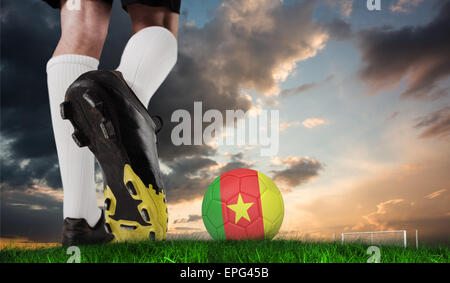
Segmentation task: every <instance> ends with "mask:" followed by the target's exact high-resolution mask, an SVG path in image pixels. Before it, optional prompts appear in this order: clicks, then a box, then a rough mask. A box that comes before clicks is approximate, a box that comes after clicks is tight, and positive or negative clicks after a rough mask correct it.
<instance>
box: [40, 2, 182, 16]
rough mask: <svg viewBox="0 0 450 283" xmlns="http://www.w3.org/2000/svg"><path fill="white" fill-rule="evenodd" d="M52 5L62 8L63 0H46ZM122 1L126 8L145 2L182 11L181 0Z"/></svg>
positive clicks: (175, 11) (174, 10)
mask: <svg viewBox="0 0 450 283" xmlns="http://www.w3.org/2000/svg"><path fill="white" fill-rule="evenodd" d="M44 1H45V2H47V4H49V5H50V6H52V7H53V8H60V4H61V0H44ZM89 1H104V2H109V3H112V2H113V0H89ZM121 1H122V7H123V8H124V9H125V10H126V9H127V6H128V5H130V4H136V3H139V4H144V5H149V6H155V7H163V6H165V7H168V8H169V9H170V10H171V11H172V12H174V13H177V14H179V13H180V6H181V0H121Z"/></svg>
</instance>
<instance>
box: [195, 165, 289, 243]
mask: <svg viewBox="0 0 450 283" xmlns="http://www.w3.org/2000/svg"><path fill="white" fill-rule="evenodd" d="M202 217H203V223H204V225H205V227H206V230H207V231H208V233H209V234H210V235H211V237H212V238H213V239H215V240H225V239H226V240H244V239H269V240H270V239H272V238H273V237H274V236H275V235H276V234H277V233H278V230H279V229H280V226H281V223H282V222H283V218H284V203H283V198H282V197H281V193H280V190H279V189H278V188H277V186H276V185H275V183H274V182H273V181H272V180H271V179H270V178H269V177H267V176H266V175H264V174H262V173H261V172H258V171H255V170H250V169H236V170H231V171H228V172H227V173H224V174H222V175H221V176H219V177H218V178H216V179H215V180H214V181H213V182H212V183H211V185H210V186H209V187H208V189H207V190H206V193H205V195H204V197H203V203H202Z"/></svg>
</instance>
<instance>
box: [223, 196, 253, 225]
mask: <svg viewBox="0 0 450 283" xmlns="http://www.w3.org/2000/svg"><path fill="white" fill-rule="evenodd" d="M253 204H254V203H253V202H248V203H244V201H243V200H242V196H241V194H239V197H238V201H237V203H236V204H229V205H227V207H228V208H229V209H231V210H233V211H234V212H235V213H236V220H235V221H236V223H238V221H239V220H240V219H241V218H242V217H244V218H245V219H247V221H250V217H249V216H248V212H247V211H248V209H249V208H250V207H251V206H252V205H253Z"/></svg>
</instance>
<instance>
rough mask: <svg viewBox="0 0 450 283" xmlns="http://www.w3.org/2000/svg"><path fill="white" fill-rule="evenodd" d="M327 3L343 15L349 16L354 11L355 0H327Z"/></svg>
mask: <svg viewBox="0 0 450 283" xmlns="http://www.w3.org/2000/svg"><path fill="white" fill-rule="evenodd" d="M326 3H327V4H328V5H330V6H331V7H332V8H333V9H336V10H337V11H338V12H339V14H340V15H341V16H343V17H346V18H348V17H350V15H351V14H352V12H353V0H327V2H326Z"/></svg>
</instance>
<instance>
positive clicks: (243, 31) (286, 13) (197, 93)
mask: <svg viewBox="0 0 450 283" xmlns="http://www.w3.org/2000/svg"><path fill="white" fill-rule="evenodd" d="M315 5H316V1H303V2H295V3H292V4H286V3H283V2H282V1H278V0H277V1H273V0H249V1H245V2H243V1H238V0H231V1H225V2H223V3H222V4H221V5H220V7H219V8H218V9H217V10H216V11H214V12H213V13H212V15H211V20H210V21H209V22H207V23H206V24H205V25H204V26H202V27H197V26H195V25H181V28H180V32H179V34H180V37H179V60H178V63H177V65H176V66H175V69H174V70H173V71H172V73H171V74H170V75H169V77H168V78H167V80H166V81H165V82H164V84H163V85H162V86H161V88H160V89H159V90H158V92H157V94H156V95H155V96H154V97H153V98H152V101H151V103H150V112H151V113H154V114H157V115H160V116H161V117H163V120H164V121H170V115H171V113H172V112H173V111H174V110H176V109H185V110H187V111H189V112H190V113H191V114H192V113H193V101H202V102H203V108H204V110H205V111H206V110H208V109H217V110H219V111H221V112H223V113H224V112H225V110H229V109H242V110H244V111H247V110H248V109H250V108H252V107H253V105H252V102H251V100H249V99H248V96H246V95H245V94H244V90H252V91H255V92H256V93H257V94H259V95H264V96H266V97H273V96H276V95H278V94H279V92H280V90H279V83H280V82H282V81H284V80H285V79H286V78H287V76H288V75H289V74H291V73H292V72H293V71H294V68H295V66H296V64H297V63H298V62H300V61H303V60H306V59H308V58H311V57H313V56H315V55H316V54H317V52H318V51H320V50H322V49H323V48H324V46H325V43H326V41H327V39H328V33H327V31H326V29H325V28H324V27H322V26H321V25H320V24H318V23H316V22H315V21H314V20H313V12H314V10H315ZM174 126H175V125H174V124H173V123H166V127H164V128H163V130H162V132H161V136H160V146H159V154H160V157H161V158H162V159H163V160H165V161H170V160H173V159H175V158H177V157H180V156H199V155H203V156H204V155H208V156H211V155H214V154H216V150H215V148H213V147H210V146H208V145H202V146H178V147H176V146H173V145H172V142H171V140H170V133H171V130H172V128H173V127H174Z"/></svg>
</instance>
